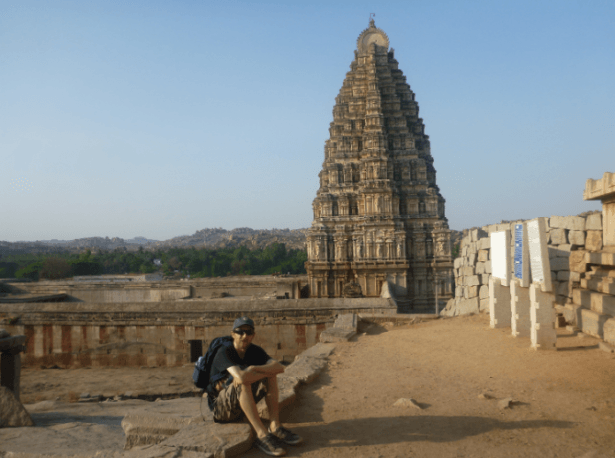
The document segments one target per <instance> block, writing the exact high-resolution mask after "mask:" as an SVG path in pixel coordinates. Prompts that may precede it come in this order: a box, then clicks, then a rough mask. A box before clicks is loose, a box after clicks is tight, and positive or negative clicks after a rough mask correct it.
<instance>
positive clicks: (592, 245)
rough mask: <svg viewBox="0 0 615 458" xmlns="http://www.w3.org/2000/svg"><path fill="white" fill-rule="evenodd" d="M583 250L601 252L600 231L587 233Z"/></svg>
mask: <svg viewBox="0 0 615 458" xmlns="http://www.w3.org/2000/svg"><path fill="white" fill-rule="evenodd" d="M585 249H586V250H589V251H600V250H602V231H587V238H586V239H585Z"/></svg>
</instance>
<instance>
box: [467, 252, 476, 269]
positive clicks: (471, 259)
mask: <svg viewBox="0 0 615 458" xmlns="http://www.w3.org/2000/svg"><path fill="white" fill-rule="evenodd" d="M474 264H476V253H472V254H470V255H469V256H468V265H470V266H473V265H474Z"/></svg>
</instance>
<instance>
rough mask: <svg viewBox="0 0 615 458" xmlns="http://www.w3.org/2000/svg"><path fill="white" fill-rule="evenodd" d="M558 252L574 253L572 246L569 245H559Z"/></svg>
mask: <svg viewBox="0 0 615 458" xmlns="http://www.w3.org/2000/svg"><path fill="white" fill-rule="evenodd" d="M557 251H558V252H562V253H570V251H572V245H570V244H569V243H565V244H563V245H557ZM560 256H561V255H560ZM566 256H567V255H566Z"/></svg>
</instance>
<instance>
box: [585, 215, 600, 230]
mask: <svg viewBox="0 0 615 458" xmlns="http://www.w3.org/2000/svg"><path fill="white" fill-rule="evenodd" d="M585 230H587V231H600V232H602V213H600V212H599V213H592V214H591V215H587V219H586V220H585Z"/></svg>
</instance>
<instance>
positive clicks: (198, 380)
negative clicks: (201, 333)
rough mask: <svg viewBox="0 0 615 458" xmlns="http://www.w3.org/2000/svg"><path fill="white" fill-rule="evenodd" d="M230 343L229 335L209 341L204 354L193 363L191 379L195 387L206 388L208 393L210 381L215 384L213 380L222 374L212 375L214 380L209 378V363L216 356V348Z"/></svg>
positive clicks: (219, 377) (218, 378)
mask: <svg viewBox="0 0 615 458" xmlns="http://www.w3.org/2000/svg"><path fill="white" fill-rule="evenodd" d="M231 345H233V338H232V337H231V336H224V337H216V338H215V339H214V340H212V341H211V343H210V344H209V348H208V349H207V353H205V356H201V357H200V358H199V359H198V361H197V362H196V363H195V365H194V372H193V373H192V380H193V381H194V385H195V386H196V387H197V388H200V389H202V390H206V391H207V392H208V393H209V385H210V382H211V383H212V384H215V382H217V381H218V380H220V379H221V378H222V377H223V375H222V374H217V375H216V376H215V377H214V378H215V380H213V379H212V380H210V375H209V374H210V373H211V365H212V363H213V362H214V358H215V357H216V353H218V350H219V349H220V348H221V347H230V346H231Z"/></svg>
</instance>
